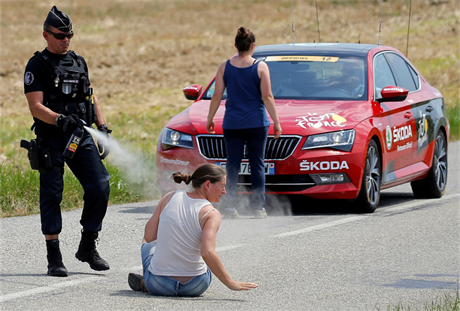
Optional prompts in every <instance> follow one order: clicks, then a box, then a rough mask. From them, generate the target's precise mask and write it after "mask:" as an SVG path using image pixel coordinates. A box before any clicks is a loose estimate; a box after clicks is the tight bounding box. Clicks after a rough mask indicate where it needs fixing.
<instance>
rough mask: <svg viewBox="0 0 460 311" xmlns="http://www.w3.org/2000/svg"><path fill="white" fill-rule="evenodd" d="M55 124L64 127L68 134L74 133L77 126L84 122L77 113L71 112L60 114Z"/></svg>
mask: <svg viewBox="0 0 460 311" xmlns="http://www.w3.org/2000/svg"><path fill="white" fill-rule="evenodd" d="M55 124H56V126H57V127H60V128H62V130H63V131H64V133H66V134H67V135H68V136H70V135H72V133H73V132H74V131H75V129H76V128H77V127H82V122H81V120H80V118H79V117H78V116H77V115H76V114H71V115H70V116H65V115H63V114H60V115H58V117H57V118H56V121H55Z"/></svg>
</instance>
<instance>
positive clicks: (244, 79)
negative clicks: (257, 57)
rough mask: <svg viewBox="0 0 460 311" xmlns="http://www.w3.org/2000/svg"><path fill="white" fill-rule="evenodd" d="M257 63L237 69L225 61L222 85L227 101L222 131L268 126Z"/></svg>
mask: <svg viewBox="0 0 460 311" xmlns="http://www.w3.org/2000/svg"><path fill="white" fill-rule="evenodd" d="M258 66H259V62H257V63H255V64H253V65H252V66H249V67H245V68H238V67H235V66H233V65H232V64H230V60H228V61H227V64H226V66H225V72H224V83H225V86H226V88H227V101H226V103H225V115H224V123H223V124H222V128H223V129H229V130H236V129H246V128H256V127H265V126H269V125H270V121H269V120H268V116H267V112H266V111H265V105H264V102H263V100H262V95H261V93H260V77H259V75H258V74H257V67H258Z"/></svg>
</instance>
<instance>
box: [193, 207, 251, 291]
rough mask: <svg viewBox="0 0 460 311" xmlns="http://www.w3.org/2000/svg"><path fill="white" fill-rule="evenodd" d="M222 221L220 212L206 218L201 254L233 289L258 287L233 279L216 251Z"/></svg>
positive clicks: (210, 267)
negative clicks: (217, 236)
mask: <svg viewBox="0 0 460 311" xmlns="http://www.w3.org/2000/svg"><path fill="white" fill-rule="evenodd" d="M220 222H221V215H220V213H210V214H209V216H208V217H207V219H206V223H205V224H204V227H203V232H202V235H201V256H202V257H203V259H204V261H205V262H206V264H207V265H208V267H209V269H211V271H212V273H214V275H215V276H216V277H217V278H218V279H219V280H220V281H221V282H222V283H224V284H225V286H227V287H228V288H230V289H231V290H250V289H251V288H256V287H258V285H257V284H254V283H250V282H239V281H235V280H233V279H232V278H231V277H230V275H229V274H228V272H227V270H225V267H224V265H223V264H222V261H221V260H220V258H219V256H218V255H217V253H216V235H217V231H218V230H219V227H220Z"/></svg>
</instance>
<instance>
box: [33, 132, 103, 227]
mask: <svg viewBox="0 0 460 311" xmlns="http://www.w3.org/2000/svg"><path fill="white" fill-rule="evenodd" d="M39 137H40V138H41V142H40V147H41V148H42V150H44V149H45V150H46V149H49V156H50V158H51V164H52V167H47V168H46V167H44V166H42V167H41V168H40V217H41V224H42V232H43V234H45V235H54V234H59V233H60V232H61V229H62V216H61V208H60V204H61V201H62V193H63V190H64V178H63V177H64V163H67V166H68V167H69V168H70V170H71V171H72V172H73V174H74V175H75V177H76V178H77V179H78V181H79V182H80V184H81V185H82V187H83V191H84V195H83V200H84V205H83V212H82V215H81V219H80V224H81V225H82V226H83V228H84V229H85V230H87V231H91V232H99V231H100V230H101V229H102V220H103V219H104V216H105V214H106V211H107V205H108V201H109V194H110V183H109V180H110V175H109V173H108V172H107V170H106V168H105V166H104V164H103V163H102V161H101V158H100V155H99V151H98V149H97V146H96V145H95V143H94V141H93V139H92V137H91V135H89V134H88V132H87V131H85V132H84V135H83V137H82V139H81V141H80V144H79V146H78V148H77V150H76V152H75V154H74V156H73V158H72V159H66V158H64V156H63V151H64V149H65V147H66V145H67V140H68V137H67V136H66V135H64V134H63V133H59V134H57V135H52V136H49V135H48V136H41V135H39Z"/></svg>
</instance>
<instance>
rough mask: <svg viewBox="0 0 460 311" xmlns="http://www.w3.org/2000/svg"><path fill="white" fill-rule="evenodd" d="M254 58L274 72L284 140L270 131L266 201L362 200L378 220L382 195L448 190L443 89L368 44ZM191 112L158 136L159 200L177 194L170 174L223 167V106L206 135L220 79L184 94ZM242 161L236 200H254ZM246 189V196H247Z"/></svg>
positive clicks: (277, 49) (267, 50) (286, 47)
mask: <svg viewBox="0 0 460 311" xmlns="http://www.w3.org/2000/svg"><path fill="white" fill-rule="evenodd" d="M254 58H257V59H261V60H263V61H265V62H266V63H267V65H268V66H269V68H270V75H271V82H272V90H273V94H274V97H275V103H276V109H277V112H278V116H279V119H280V122H281V126H282V128H283V135H282V136H281V137H280V138H279V139H276V140H275V139H273V126H270V130H269V137H268V141H267V145H266V152H265V165H266V193H267V194H275V195H304V196H308V197H313V198H317V199H355V200H356V202H357V203H358V204H357V206H359V208H360V211H361V212H373V211H374V210H375V209H376V207H377V206H378V203H379V198H380V191H381V190H382V189H386V188H390V187H393V186H396V185H400V184H403V183H407V182H410V183H411V186H412V190H413V193H414V195H415V196H416V197H435V198H439V197H441V196H442V195H443V194H444V191H445V189H446V182H447V146H448V137H449V122H448V119H447V117H446V114H445V105H444V100H443V97H442V94H441V92H440V91H439V90H437V89H436V88H434V87H433V86H431V85H430V84H428V82H427V81H426V80H425V79H424V78H423V77H422V75H421V74H420V72H418V71H417V69H415V67H414V65H412V64H411V63H410V61H409V60H407V59H406V58H405V57H404V56H403V55H402V54H401V53H400V52H399V51H398V50H396V49H395V48H392V47H387V46H377V45H367V44H339V43H337V44H336V43H333V44H327V43H319V44H318V43H316V44H315V43H309V44H299V43H295V44H283V45H268V46H259V47H257V48H256V50H255V53H254ZM183 92H184V94H185V96H186V97H187V98H188V99H190V100H194V102H193V104H192V105H191V106H190V107H188V108H187V109H186V110H184V111H183V112H181V113H179V114H178V115H176V116H175V117H173V118H172V119H171V120H170V121H169V122H168V123H167V125H166V127H165V128H164V129H163V131H162V132H161V135H160V137H159V142H158V152H157V156H156V166H157V176H158V185H159V188H160V191H161V192H162V194H164V193H166V192H167V191H171V190H174V189H178V188H179V187H180V186H179V185H177V184H175V183H173V182H172V181H171V179H170V176H171V174H172V173H173V172H176V171H183V172H193V171H194V169H195V168H196V167H197V166H198V165H200V164H202V163H206V162H211V163H216V164H218V165H221V166H225V161H226V147H225V144H224V141H223V135H222V128H221V124H222V120H223V116H224V113H225V94H224V99H223V100H222V103H221V105H220V107H219V109H218V111H217V113H216V116H215V118H214V121H215V124H216V134H215V135H211V134H208V133H207V132H206V120H207V115H208V110H209V105H210V99H211V97H212V94H213V92H214V80H212V81H211V82H210V83H209V85H208V86H207V87H205V88H202V86H200V85H196V84H195V85H192V86H190V87H187V88H185V89H184V90H183ZM250 185H251V176H250V167H249V164H248V162H245V161H243V163H242V164H241V170H240V175H239V181H238V187H239V191H240V192H241V193H242V192H245V193H247V192H248V191H249V192H250ZM248 187H249V188H248Z"/></svg>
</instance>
